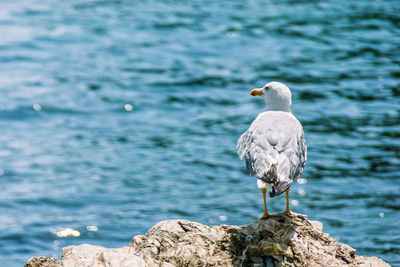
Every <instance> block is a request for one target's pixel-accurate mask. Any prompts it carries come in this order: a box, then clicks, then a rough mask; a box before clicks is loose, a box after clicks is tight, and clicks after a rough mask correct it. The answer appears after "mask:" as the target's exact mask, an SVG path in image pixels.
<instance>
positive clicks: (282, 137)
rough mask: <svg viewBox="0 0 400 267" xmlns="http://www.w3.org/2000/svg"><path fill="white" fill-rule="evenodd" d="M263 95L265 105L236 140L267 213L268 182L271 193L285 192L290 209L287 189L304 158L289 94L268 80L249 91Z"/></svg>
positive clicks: (303, 143)
mask: <svg viewBox="0 0 400 267" xmlns="http://www.w3.org/2000/svg"><path fill="white" fill-rule="evenodd" d="M250 95H252V96H263V97H264V100H265V104H266V109H265V110H264V111H263V112H261V113H260V114H259V115H258V116H257V118H256V119H255V120H254V121H253V122H252V123H251V125H250V127H249V129H248V130H247V131H245V132H244V133H243V134H242V135H241V136H240V138H239V140H238V142H237V149H238V154H239V156H240V159H244V160H245V162H246V167H247V170H248V171H249V173H250V175H253V176H256V177H257V186H258V187H259V188H261V192H262V194H263V198H264V214H263V216H262V217H261V219H266V218H268V217H269V214H268V211H267V203H266V196H265V194H266V192H267V188H266V187H267V186H268V187H271V188H272V190H271V192H269V196H270V197H274V196H277V195H280V194H282V193H283V192H286V210H285V213H287V214H290V209H289V189H290V186H291V185H292V183H293V180H294V179H295V178H297V177H299V176H300V175H301V173H302V172H303V169H304V165H305V162H306V159H307V146H306V142H305V139H304V132H303V127H302V126H301V124H300V122H299V121H298V120H297V119H296V117H295V116H294V115H293V114H292V112H291V105H292V94H291V92H290V89H289V88H288V87H287V86H286V85H284V84H283V83H280V82H270V83H267V84H266V85H265V86H264V87H262V88H255V89H253V90H252V91H251V92H250Z"/></svg>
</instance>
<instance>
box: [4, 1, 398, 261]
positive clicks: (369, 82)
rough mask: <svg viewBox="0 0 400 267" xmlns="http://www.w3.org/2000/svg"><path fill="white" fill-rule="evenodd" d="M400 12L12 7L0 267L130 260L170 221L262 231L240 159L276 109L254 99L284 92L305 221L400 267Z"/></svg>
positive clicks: (382, 6)
mask: <svg viewBox="0 0 400 267" xmlns="http://www.w3.org/2000/svg"><path fill="white" fill-rule="evenodd" d="M265 2H267V3H265ZM399 14H400V5H399V2H398V1H396V0H393V1H390V0H387V1H384V0H376V1H358V0H350V1H345V0H331V1H301V0H286V1H281V0H280V1H258V0H252V1H250V0H249V1H167V0H165V1H162V0H158V1H156V0H154V1H151V0H149V1H124V0H120V1H90V0H86V1H83V0H71V1H54V0H40V1H39V0H17V1H5V0H0V265H1V266H21V265H23V263H24V262H25V261H26V260H27V259H28V258H29V257H31V256H34V255H36V256H40V255H41V256H53V257H59V256H60V253H61V248H62V247H64V246H68V245H72V244H82V243H90V244H98V245H102V246H106V247H120V246H123V245H127V244H128V243H129V242H130V239H131V237H132V236H133V235H136V234H143V233H145V232H146V231H147V229H148V228H150V227H151V226H152V225H154V224H155V223H157V222H158V221H160V220H167V219H176V218H183V219H188V220H194V221H198V222H201V223H205V224H210V225H212V224H221V223H226V224H238V225H246V224H249V223H251V222H253V221H255V220H257V219H258V218H259V217H260V216H261V215H262V212H263V204H262V195H261V192H260V191H259V189H258V188H257V186H256V181H255V179H254V177H250V176H248V175H247V173H246V169H245V165H244V163H243V162H241V161H240V160H239V159H238V156H237V154H236V148H235V146H236V141H237V139H238V138H239V136H240V134H241V133H242V132H243V131H245V130H246V129H247V127H248V126H249V124H250V123H251V121H252V120H253V119H254V118H255V116H256V115H257V114H258V112H259V111H261V110H262V109H263V105H264V103H263V100H262V99H261V98H260V99H256V98H252V97H250V96H249V94H248V93H249V91H250V89H252V88H254V87H260V86H262V85H263V84H264V83H265V82H267V81H272V80H277V81H281V82H284V83H286V84H287V85H288V86H289V87H290V88H291V89H292V93H293V103H294V104H293V112H294V114H295V115H296V116H297V118H298V119H299V120H300V121H301V122H302V124H303V126H304V130H305V134H306V140H307V144H308V147H309V150H308V152H309V153H308V161H307V164H306V168H305V171H304V173H303V178H304V179H302V180H299V182H296V183H295V184H294V185H293V186H292V190H291V200H292V205H291V207H292V210H293V211H295V212H299V213H304V214H307V215H308V217H309V218H310V219H312V220H319V221H321V222H323V223H324V231H326V232H328V233H330V234H331V235H332V236H333V237H334V238H335V239H337V240H338V241H340V242H344V243H348V244H349V245H351V246H352V247H354V248H356V249H357V253H358V254H359V255H367V256H378V257H381V258H382V259H384V260H385V261H387V262H389V263H391V264H392V265H393V266H400V227H399V220H400V215H399V210H400V167H399V166H400V159H399V158H400V157H399V156H400V155H399V153H400V152H399V151H400V139H399V137H400V126H399V125H400V105H399V103H400V67H399V66H400V49H399V47H400V15H399ZM268 205H269V208H270V212H272V213H278V212H282V211H283V210H284V206H285V199H284V195H281V196H278V197H276V198H273V199H269V200H268ZM88 226H89V227H88ZM94 226H95V227H94ZM96 227H97V228H96ZM63 228H71V229H74V230H77V231H79V232H80V236H79V237H74V236H68V237H58V236H57V233H60V232H59V231H60V230H61V229H63ZM88 229H89V230H90V231H89V230H88ZM96 230H97V231H96Z"/></svg>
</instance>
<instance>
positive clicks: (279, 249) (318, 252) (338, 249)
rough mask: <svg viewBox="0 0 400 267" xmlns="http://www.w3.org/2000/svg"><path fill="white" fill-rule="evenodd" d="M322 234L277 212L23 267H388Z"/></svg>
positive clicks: (183, 227) (177, 229) (166, 231)
mask: <svg viewBox="0 0 400 267" xmlns="http://www.w3.org/2000/svg"><path fill="white" fill-rule="evenodd" d="M355 253H356V250H355V249H354V248H351V247H350V246H348V245H345V244H341V243H338V242H336V241H335V240H334V239H333V238H332V237H331V236H330V235H329V234H326V233H323V232H322V224H321V223H320V222H317V221H309V220H307V217H306V216H304V215H301V214H295V213H293V214H291V215H286V214H277V215H273V216H271V217H270V218H268V219H267V220H262V221H258V222H254V223H252V224H250V225H248V226H233V225H216V226H207V225H203V224H200V223H195V222H190V221H185V220H172V221H163V222H160V223H158V224H156V225H155V226H153V227H152V228H150V230H149V231H148V232H147V233H146V234H145V235H138V236H135V237H133V239H132V242H131V243H130V244H129V246H125V247H122V248H103V247H100V246H94V245H86V244H85V245H79V246H69V247H66V248H64V249H63V253H62V258H61V260H59V261H58V260H56V259H54V258H47V257H33V258H31V259H29V260H28V262H27V263H26V265H25V266H26V267H38V266H41V267H58V266H63V267H69V266H80V267H85V266H96V267H100V266H107V267H108V266H110V267H113V266H162V267H172V266H260V267H261V266H366V267H367V266H374V267H376V266H378V267H379V266H385V267H386V266H390V265H389V264H387V263H386V262H384V261H382V260H381V259H379V258H377V257H365V256H357V255H355Z"/></svg>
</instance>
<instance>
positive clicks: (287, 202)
mask: <svg viewBox="0 0 400 267" xmlns="http://www.w3.org/2000/svg"><path fill="white" fill-rule="evenodd" d="M289 190H290V188H288V189H286V210H285V213H286V214H291V212H290V209H289Z"/></svg>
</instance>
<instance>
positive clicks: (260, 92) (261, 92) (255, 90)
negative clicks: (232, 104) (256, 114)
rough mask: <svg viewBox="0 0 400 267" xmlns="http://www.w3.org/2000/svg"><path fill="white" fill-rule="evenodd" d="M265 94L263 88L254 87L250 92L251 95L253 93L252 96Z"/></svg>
mask: <svg viewBox="0 0 400 267" xmlns="http://www.w3.org/2000/svg"><path fill="white" fill-rule="evenodd" d="M263 94H264V92H263V89H262V88H254V89H253V90H251V92H250V95H252V96H262V95H263Z"/></svg>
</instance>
